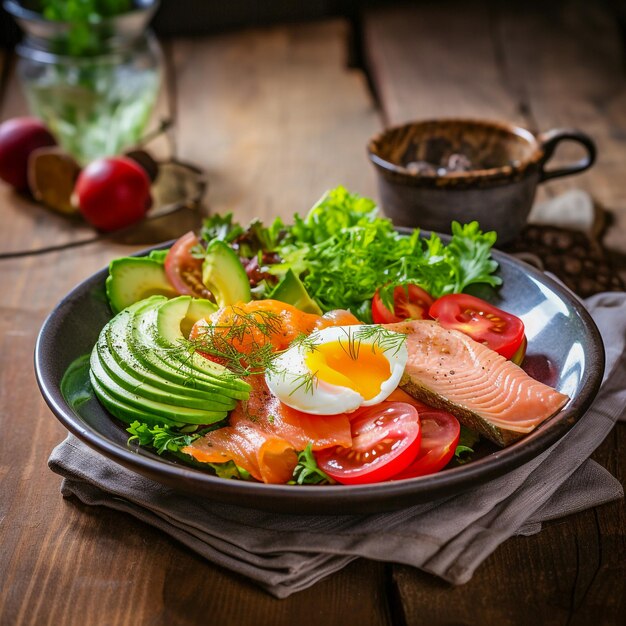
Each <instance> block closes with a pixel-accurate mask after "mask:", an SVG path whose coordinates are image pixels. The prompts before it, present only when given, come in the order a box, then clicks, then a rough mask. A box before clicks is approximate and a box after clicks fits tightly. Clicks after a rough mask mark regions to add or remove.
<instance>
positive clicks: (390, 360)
mask: <svg viewBox="0 0 626 626" xmlns="http://www.w3.org/2000/svg"><path fill="white" fill-rule="evenodd" d="M407 356H408V354H407V349H406V336H405V335H403V334H401V333H396V332H393V331H390V330H387V329H385V328H383V327H381V326H371V325H362V326H331V327H329V328H324V329H323V330H320V331H316V332H314V333H312V334H311V335H309V336H308V337H306V338H305V339H304V340H302V341H297V342H295V344H294V345H292V346H291V347H290V348H289V349H288V350H286V351H285V352H283V353H282V354H281V355H280V356H278V357H277V358H276V359H275V360H274V362H273V363H272V366H271V367H270V368H268V370H267V372H266V374H265V378H266V381H267V385H268V387H269V388H270V390H271V391H272V393H273V394H274V395H275V396H277V397H278V398H279V400H281V402H283V403H285V404H286V405H288V406H290V407H292V408H294V409H298V410H299V411H303V412H304V413H314V414H317V415H333V414H335V413H348V412H350V411H354V410H355V409H358V408H359V407H360V406H370V405H372V404H378V403H379V402H382V401H383V400H384V399H385V398H386V397H387V396H389V394H391V392H392V391H393V390H394V389H395V388H396V387H397V386H398V384H399V382H400V378H401V377H402V374H403V372H404V367H405V365H406V361H407Z"/></svg>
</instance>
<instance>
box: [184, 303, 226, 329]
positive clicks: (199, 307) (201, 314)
mask: <svg viewBox="0 0 626 626" xmlns="http://www.w3.org/2000/svg"><path fill="white" fill-rule="evenodd" d="M215 311H217V305H216V304H215V303H213V302H211V301H210V300H205V299H204V298H193V300H192V301H191V303H190V304H189V308H188V309H187V315H186V317H185V319H184V320H183V321H182V322H181V325H180V327H181V330H182V331H183V336H184V337H186V338H187V337H189V333H190V332H191V328H192V326H193V325H194V324H195V323H196V322H198V321H200V320H206V319H208V318H209V317H210V316H211V315H212V314H213V313H215Z"/></svg>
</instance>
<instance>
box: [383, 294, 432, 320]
mask: <svg viewBox="0 0 626 626" xmlns="http://www.w3.org/2000/svg"><path fill="white" fill-rule="evenodd" d="M432 303H433V299H432V298H431V297H430V295H429V294H428V293H426V292H425V291H424V290H423V289H422V288H421V287H418V286H417V285H404V286H402V287H396V288H395V289H394V290H393V311H390V310H389V309H388V308H387V307H386V306H385V305H384V304H383V301H382V299H381V298H380V295H379V293H378V290H377V291H376V293H375V294H374V298H373V300H372V320H373V321H374V323H375V324H393V323H395V322H401V321H402V320H406V319H411V320H423V319H429V316H428V310H429V308H430V305H431V304H432Z"/></svg>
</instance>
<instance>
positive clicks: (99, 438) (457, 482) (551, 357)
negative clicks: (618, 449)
mask: <svg viewBox="0 0 626 626" xmlns="http://www.w3.org/2000/svg"><path fill="white" fill-rule="evenodd" d="M494 256H495V258H496V259H497V261H498V262H499V264H500V269H499V273H500V276H501V277H502V279H503V281H504V284H503V285H502V287H501V289H500V290H499V291H498V293H497V294H496V293H495V292H493V291H489V292H487V293H482V294H480V295H483V296H484V297H486V298H488V299H490V300H491V301H492V302H493V303H494V304H496V305H497V306H500V307H502V308H504V309H506V310H508V311H511V312H512V313H514V314H516V315H518V316H520V317H521V318H522V319H523V320H524V322H525V324H526V329H527V336H528V352H527V357H526V359H525V362H524V367H525V368H526V369H527V370H528V371H529V372H530V373H532V374H533V375H534V376H535V377H536V378H540V379H542V380H543V381H544V382H546V383H548V384H550V385H552V386H554V387H556V388H557V389H558V390H559V391H562V392H563V393H566V394H568V395H569V396H570V398H571V399H570V401H569V402H568V403H567V405H566V406H565V408H564V409H563V410H562V411H561V412H560V413H558V414H557V415H556V416H554V417H553V418H551V419H549V420H547V421H546V422H544V423H543V424H542V425H541V426H539V427H538V428H537V429H536V430H535V431H534V432H533V433H531V434H529V435H527V436H526V437H524V438H523V439H521V440H519V441H518V442H516V443H515V444H513V445H511V446H509V447H507V448H504V449H501V450H500V449H498V450H496V449H495V448H489V447H488V448H486V449H483V450H482V452H481V453H480V454H481V455H482V458H478V459H477V460H474V461H472V462H470V463H468V464H466V465H462V466H458V467H453V468H449V469H446V470H444V471H442V472H440V473H438V474H434V475H432V476H423V477H420V478H413V479H409V480H402V481H395V482H388V483H379V484H373V485H355V486H323V487H310V486H309V487H300V486H287V485H265V484H259V483H250V482H243V481H237V480H226V479H221V478H216V477H214V476H211V475H209V474H207V473H204V472H202V471H200V470H197V469H193V468H190V467H186V466H184V465H181V464H177V463H176V462H174V461H170V460H167V459H165V458H163V457H159V456H158V455H156V454H153V453H151V452H149V451H146V450H135V449H131V448H129V447H128V446H127V445H126V442H127V439H128V434H127V433H126V432H125V431H124V427H123V425H121V424H119V423H118V422H116V421H115V420H114V419H112V418H111V416H110V415H109V414H108V413H107V412H106V410H105V409H104V408H103V407H102V406H101V405H100V404H99V402H98V401H97V400H96V399H95V398H91V399H90V400H88V401H87V402H85V403H84V404H82V405H81V406H80V408H79V409H76V410H74V409H72V407H71V406H70V405H69V404H68V403H67V402H66V401H65V399H64V398H63V396H62V394H61V391H60V383H61V379H62V377H63V374H64V373H65V371H66V370H67V368H68V366H69V365H70V363H72V362H73V361H74V360H75V359H76V358H77V357H79V356H81V355H83V354H86V353H89V352H90V351H91V348H92V347H93V345H94V343H95V342H96V339H97V337H98V334H99V333H100V330H101V329H102V327H103V326H104V325H105V324H106V323H107V321H108V320H109V319H110V318H111V311H110V310H109V306H108V303H107V300H106V296H105V293H104V281H105V279H106V276H107V273H108V272H107V270H106V269H103V270H101V271H100V272H98V273H97V274H94V275H93V276H92V277H91V278H88V279H87V280H86V281H84V282H83V283H81V284H80V285H78V287H76V288H75V289H74V290H73V291H72V292H71V293H69V294H68V295H67V296H66V297H65V298H64V299H63V300H62V301H61V302H60V303H59V304H58V306H57V307H56V308H55V309H54V311H52V313H51V314H50V316H49V317H48V319H47V320H46V322H45V323H44V325H43V327H42V329H41V331H40V333H39V337H38V339H37V345H36V349H35V370H36V375H37V381H38V383H39V386H40V389H41V392H42V394H43V397H44V398H45V400H46V402H47V403H48V406H49V407H50V408H51V409H52V412H53V413H54V414H55V415H56V416H57V418H58V419H59V420H60V421H61V423H62V424H63V425H64V426H65V427H66V428H67V429H68V430H69V431H70V432H72V433H73V434H74V435H76V436H77V437H78V438H79V439H81V440H82V441H84V442H85V443H87V444H88V445H89V446H91V447H92V448H94V449H95V450H97V451H98V452H100V453H101V454H103V455H104V456H107V457H109V458H110V459H112V460H113V461H115V462H116V463H119V464H120V465H123V466H125V467H127V468H130V469H131V470H133V471H136V472H138V473H140V474H143V475H145V476H148V477H149V478H152V479H153V480H155V481H158V482H160V483H163V484H165V485H168V486H170V487H172V488H174V489H177V490H180V491H184V492H187V493H190V494H193V495H196V496H202V497H206V498H208V499H211V500H215V501H218V502H225V503H229V504H236V505H240V506H246V507H252V508H258V509H265V510H272V511H281V512H289V513H329V514H337V513H372V512H377V511H383V510H391V509H398V508H401V507H406V506H409V505H412V504H415V503H418V502H425V501H430V500H434V499H436V498H440V497H443V496H449V495H452V494H454V493H458V492H461V491H464V490H467V489H470V488H472V487H475V486H477V485H479V484H480V483H483V482H485V481H487V480H489V479H491V478H494V477H496V476H500V475H502V474H504V473H506V472H508V471H509V470H511V469H513V468H515V467H518V466H519V465H521V464H522V463H524V462H525V461H528V460H529V459H531V458H533V457H534V456H536V455H537V454H539V453H540V452H542V451H543V450H545V449H546V448H547V447H548V446H549V445H550V444H552V443H554V442H555V441H556V440H557V439H559V438H560V437H562V436H563V435H564V434H565V433H566V432H567V431H568V430H569V429H570V428H571V427H572V425H573V424H574V423H575V422H576V421H577V420H578V419H579V418H580V417H581V416H582V415H583V413H584V412H585V410H586V409H587V407H588V406H589V404H590V403H591V401H592V400H593V398H594V397H595V395H596V393H597V391H598V387H599V385H600V381H601V379H602V372H603V368H604V350H603V347H602V341H601V339H600V335H599V333H598V330H597V328H596V326H595V324H594V323H593V321H592V319H591V318H590V316H589V314H588V313H587V312H586V310H585V309H584V308H583V306H582V305H581V304H580V302H579V301H578V300H577V299H576V298H575V297H573V296H572V295H571V293H570V292H569V291H567V290H566V289H565V288H563V287H562V286H560V285H559V284H557V283H556V282H554V281H553V280H551V279H550V278H548V277H547V276H545V275H544V274H542V273H541V272H539V271H537V270H535V269H533V268H531V267H530V266H527V265H526V264H524V263H522V262H520V261H517V260H515V259H513V258H511V257H509V256H507V255H505V254H502V253H499V252H495V253H494Z"/></svg>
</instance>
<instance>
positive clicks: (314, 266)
mask: <svg viewBox="0 0 626 626" xmlns="http://www.w3.org/2000/svg"><path fill="white" fill-rule="evenodd" d="M201 238H202V239H203V240H204V241H211V240H212V239H214V238H217V239H220V240H222V241H225V242H226V243H229V244H231V245H233V246H234V247H235V248H236V249H237V250H238V252H239V255H240V256H241V257H244V258H247V259H249V258H252V257H254V256H257V257H258V258H257V261H258V263H259V265H260V266H262V267H265V269H266V273H267V274H269V276H275V277H277V278H279V277H282V276H284V275H285V274H286V273H287V271H288V270H289V269H291V270H292V271H293V272H294V273H295V274H296V275H297V276H299V277H300V279H301V280H302V283H303V285H304V287H305V288H306V291H307V292H308V294H309V296H310V297H311V298H312V299H314V300H315V301H316V303H317V304H318V305H319V307H320V308H321V310H322V311H324V312H326V311H330V310H333V309H348V310H349V311H351V312H352V313H353V314H354V315H356V317H358V318H359V319H360V320H362V321H363V322H366V323H370V322H371V300H372V298H373V297H374V294H375V292H376V290H378V289H380V296H381V298H382V301H383V303H384V304H385V305H386V306H387V307H388V308H391V306H392V302H393V291H394V288H395V287H396V286H399V285H407V284H416V285H419V286H420V287H422V288H423V289H425V290H426V291H427V292H428V293H430V294H431V295H432V296H433V297H434V298H438V297H440V296H442V295H445V294H450V293H460V292H462V291H464V290H465V289H466V288H467V287H468V286H469V285H472V284H475V283H486V284H488V285H491V286H493V287H495V286H498V285H499V284H500V283H501V279H500V278H499V277H498V276H496V275H495V274H494V272H495V270H496V269H497V263H496V261H494V260H493V258H492V257H491V248H492V247H493V245H494V243H495V241H496V234H495V233H494V232H488V233H483V232H482V231H481V230H480V228H479V225H478V223H477V222H471V223H469V224H465V225H460V224H458V223H456V222H454V223H453V224H452V238H451V240H450V242H449V243H448V244H446V243H444V242H443V240H442V239H441V238H440V237H439V236H438V235H436V234H432V235H430V237H428V238H421V237H420V233H419V231H418V230H415V231H412V232H411V234H409V235H407V234H403V233H400V232H398V231H397V230H396V229H395V227H394V226H393V224H392V222H391V220H389V219H387V218H384V217H381V216H380V215H379V212H378V208H377V207H376V205H375V203H374V202H373V201H372V200H370V199H368V198H363V197H360V196H359V195H357V194H354V193H350V192H349V191H347V190H346V189H345V188H344V187H337V188H336V189H333V190H331V191H329V192H327V193H326V194H325V195H324V196H323V197H322V198H321V200H320V201H319V202H318V203H317V204H316V205H315V206H314V207H313V208H312V209H311V210H310V211H309V213H308V214H307V215H306V217H304V218H303V217H300V216H299V215H298V214H296V215H295V216H294V223H293V224H292V225H289V226H286V225H285V224H284V223H283V222H282V220H280V219H277V220H275V221H274V222H273V223H272V224H271V225H270V226H267V227H265V226H263V225H262V224H261V223H260V222H258V221H255V222H253V223H252V224H251V225H250V226H249V227H248V228H247V229H244V228H243V227H242V226H241V225H240V224H238V223H236V222H234V221H233V220H232V215H227V216H226V217H221V216H215V217H211V218H209V219H208V220H207V221H206V223H205V225H204V228H203V229H202V231H201ZM268 253H274V255H275V257H276V262H274V263H267V257H268ZM198 254H200V255H201V254H202V250H198ZM274 286H275V284H274V283H272V281H271V280H268V278H267V277H266V279H265V281H262V282H261V284H260V285H259V286H258V287H257V289H256V290H255V291H254V294H255V296H256V297H258V298H262V297H265V298H271V297H272V288H273V287H274Z"/></svg>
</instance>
